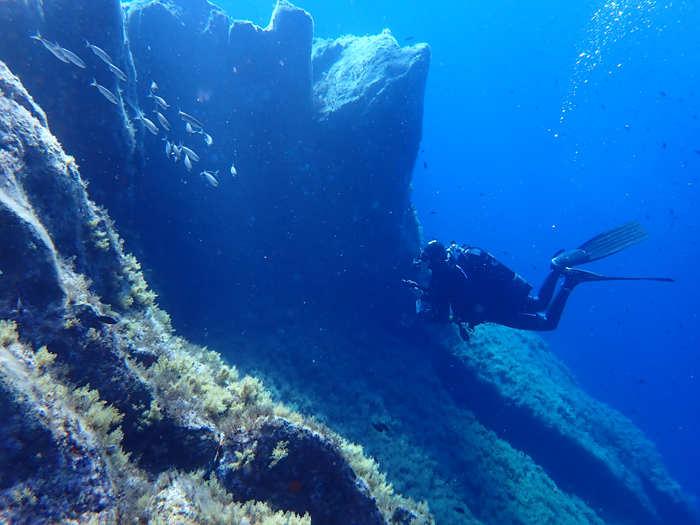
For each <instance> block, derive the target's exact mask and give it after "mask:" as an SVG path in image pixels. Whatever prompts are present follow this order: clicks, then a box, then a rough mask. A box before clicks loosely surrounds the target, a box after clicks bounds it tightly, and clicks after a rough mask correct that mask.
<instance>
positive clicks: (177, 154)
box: [31, 31, 238, 187]
mask: <svg viewBox="0 0 700 525" xmlns="http://www.w3.org/2000/svg"><path fill="white" fill-rule="evenodd" d="M31 38H32V39H34V40H36V41H38V42H41V43H42V44H43V46H44V47H45V48H46V49H47V50H48V51H50V52H51V54H53V55H54V56H55V57H56V58H57V59H59V60H60V61H61V62H64V63H66V64H73V65H75V66H77V67H79V68H81V69H86V68H87V65H86V64H85V62H84V61H83V60H82V59H81V58H80V57H79V56H78V55H76V54H75V53H73V52H72V51H70V50H69V49H66V48H64V47H61V46H60V45H59V43H58V42H51V41H49V40H46V39H45V38H43V37H42V36H41V34H40V33H39V31H37V32H36V35H31ZM85 47H86V48H88V49H90V50H91V51H92V52H93V53H94V54H95V56H97V57H98V58H99V59H100V60H102V61H103V62H104V63H105V64H106V65H107V68H108V69H109V71H110V72H111V73H112V75H114V77H116V78H117V80H118V81H119V82H128V81H129V77H128V76H127V75H126V74H125V73H124V72H123V71H122V70H121V69H119V67H117V66H116V65H115V64H114V62H113V61H112V57H110V56H109V54H107V52H106V51H104V50H103V49H101V48H99V47H97V46H95V45H93V44H91V43H90V42H88V40H87V39H85ZM90 86H93V87H96V88H97V90H98V91H99V92H100V94H101V95H102V96H103V97H104V98H106V99H107V100H108V101H109V102H111V103H112V104H114V105H116V106H119V105H120V104H121V90H118V93H116V94H115V93H114V92H113V91H112V90H111V89H109V88H108V87H106V86H103V85H101V84H98V82H97V79H96V78H94V77H93V79H92V82H91V83H90ZM156 90H158V85H157V84H156V83H155V82H154V81H152V82H151V86H150V91H149V94H148V98H151V99H152V100H153V101H154V103H155V109H154V110H153V112H154V113H155V114H156V118H155V119H154V120H157V121H158V123H159V124H160V125H161V126H162V127H163V128H164V129H165V130H166V131H171V125H170V122H169V121H168V119H167V118H166V117H165V115H164V114H163V113H162V111H163V112H164V111H166V110H167V109H168V108H170V104H168V103H167V102H166V101H165V99H164V98H163V97H160V96H158V95H156V94H155V91H156ZM137 111H138V114H137V115H136V116H135V117H134V119H135V120H139V121H141V123H142V124H143V126H144V128H145V129H147V130H148V131H149V132H150V133H152V134H153V135H158V132H159V128H158V126H156V124H155V123H154V122H153V121H151V120H150V119H148V118H146V115H145V114H144V113H143V111H141V110H137ZM178 116H179V117H180V118H181V119H182V120H183V121H184V122H185V130H186V131H187V133H189V134H190V135H195V134H200V135H202V137H203V138H204V143H205V144H206V146H207V147H211V145H212V144H213V143H214V139H213V138H212V136H211V135H209V134H208V133H206V132H205V131H204V126H203V124H202V123H201V122H200V121H199V120H197V119H196V118H194V117H193V116H192V115H189V114H187V113H185V112H183V111H182V109H178ZM163 140H164V141H165V155H166V156H167V157H168V158H172V159H173V160H174V162H175V163H177V162H178V161H179V160H183V163H184V165H185V168H186V169H187V171H190V172H191V171H192V169H193V164H192V162H199V161H200V157H199V155H198V154H197V153H196V152H195V151H193V150H192V149H190V148H188V147H187V146H184V145H183V144H182V142H180V144H179V145H176V144H175V143H174V142H170V141H169V140H168V138H167V137H165V138H164V139H163ZM218 173H219V170H217V171H207V170H205V171H202V172H201V173H200V176H201V177H202V179H204V180H205V181H206V182H208V183H209V184H210V185H211V186H214V187H216V186H218V185H219V181H218V180H217V178H216V177H217V175H218ZM231 175H232V176H233V177H235V176H236V175H238V171H237V170H236V167H235V166H234V164H231Z"/></svg>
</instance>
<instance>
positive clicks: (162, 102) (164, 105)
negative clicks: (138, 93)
mask: <svg viewBox="0 0 700 525" xmlns="http://www.w3.org/2000/svg"><path fill="white" fill-rule="evenodd" d="M148 96H149V98H152V99H153V100H154V101H155V102H156V104H158V105H159V106H160V107H162V108H163V109H168V108H169V107H170V104H168V103H167V102H166V101H165V100H163V99H162V98H161V97H159V96H158V95H154V94H153V93H149V94H148Z"/></svg>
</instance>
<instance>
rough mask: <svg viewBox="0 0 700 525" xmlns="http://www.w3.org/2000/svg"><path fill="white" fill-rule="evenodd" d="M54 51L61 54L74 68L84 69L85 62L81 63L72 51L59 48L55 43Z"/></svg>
mask: <svg viewBox="0 0 700 525" xmlns="http://www.w3.org/2000/svg"><path fill="white" fill-rule="evenodd" d="M56 49H58V50H59V51H60V52H61V53H63V56H65V57H66V58H67V59H68V60H70V61H71V62H73V63H74V64H75V65H76V66H78V67H80V68H83V69H85V67H86V66H85V62H83V61H82V59H81V58H80V57H79V56H78V55H76V54H75V53H73V52H72V51H68V50H67V49H66V48H65V47H61V46H59V45H58V42H56Z"/></svg>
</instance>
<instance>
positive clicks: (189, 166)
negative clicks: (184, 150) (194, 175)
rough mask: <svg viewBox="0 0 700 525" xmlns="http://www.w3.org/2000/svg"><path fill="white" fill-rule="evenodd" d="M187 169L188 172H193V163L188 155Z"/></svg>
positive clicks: (186, 159) (186, 157) (186, 158)
mask: <svg viewBox="0 0 700 525" xmlns="http://www.w3.org/2000/svg"><path fill="white" fill-rule="evenodd" d="M185 167H186V168H187V171H192V162H191V161H190V158H189V157H188V156H187V155H185Z"/></svg>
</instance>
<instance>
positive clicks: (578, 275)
mask: <svg viewBox="0 0 700 525" xmlns="http://www.w3.org/2000/svg"><path fill="white" fill-rule="evenodd" d="M564 277H565V279H566V280H565V281H564V286H566V283H567V282H568V283H569V285H574V286H575V285H577V284H581V283H587V282H592V281H660V282H664V283H675V282H676V281H675V279H671V278H670V277H611V276H609V275H600V274H599V273H595V272H589V271H588V270H581V269H579V268H573V269H568V270H566V271H565V272H564Z"/></svg>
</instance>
